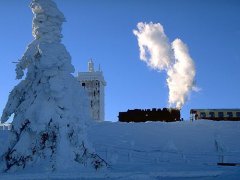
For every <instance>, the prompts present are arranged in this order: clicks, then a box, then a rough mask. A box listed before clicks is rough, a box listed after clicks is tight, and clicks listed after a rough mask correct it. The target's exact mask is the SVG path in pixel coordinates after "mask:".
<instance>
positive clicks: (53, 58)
mask: <svg viewBox="0 0 240 180" xmlns="http://www.w3.org/2000/svg"><path fill="white" fill-rule="evenodd" d="M30 7H31V9H32V12H33V14H34V18H33V26H32V29H33V31H32V34H33V36H34V38H35V40H34V41H33V42H32V43H31V44H30V45H29V46H28V48H27V50H26V52H25V53H24V55H23V57H22V58H21V60H19V63H18V64H17V67H16V74H17V79H21V78H22V77H23V75H24V69H27V74H26V78H25V80H22V81H21V82H20V83H19V84H18V85H17V86H16V87H14V89H13V90H12V92H11V93H10V96H9V99H8V102H7V105H6V107H5V109H4V111H3V114H2V117H1V122H2V123H3V122H6V121H7V120H8V118H9V117H10V116H11V114H14V119H13V123H12V125H13V128H12V130H11V134H12V137H11V142H10V143H9V145H8V149H7V150H6V152H5V153H4V154H3V155H2V156H1V158H2V160H1V168H2V169H3V170H4V171H9V170H16V169H18V168H25V167H33V168H34V167H37V169H38V171H39V170H40V169H42V170H46V169H48V170H49V169H50V170H59V169H67V168H68V167H71V168H73V167H77V168H78V167H79V166H80V165H79V164H84V165H88V167H94V168H95V169H98V168H100V167H102V166H107V163H106V162H105V161H104V160H103V159H101V158H100V157H99V156H98V155H97V154H95V153H92V150H90V149H89V148H88V147H89V145H88V144H87V142H86V135H85V126H86V121H90V120H91V118H90V116H89V104H88V100H87V98H86V94H85V92H84V90H83V88H82V87H81V86H80V85H79V83H78V82H77V81H76V79H75V78H74V77H73V76H72V75H71V73H72V72H74V68H73V66H72V65H71V57H70V55H69V53H68V52H67V50H66V48H65V46H64V45H63V44H62V43H61V38H62V34H61V29H62V28H61V26H62V23H63V22H64V21H65V18H64V15H63V14H62V13H61V12H60V11H59V10H58V8H57V6H56V4H55V3H54V2H53V1H51V0H33V1H32V3H31V4H30ZM80 167H81V166H80Z"/></svg>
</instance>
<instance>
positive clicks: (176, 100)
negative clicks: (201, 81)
mask: <svg viewBox="0 0 240 180" xmlns="http://www.w3.org/2000/svg"><path fill="white" fill-rule="evenodd" d="M172 49H173V52H174V57H175V64H174V65H173V67H172V68H170V69H168V71H167V74H168V78H167V84H168V87H169V98H168V103H169V104H170V105H173V106H175V107H176V108H179V109H180V108H181V107H182V106H183V105H184V103H185V102H186V100H187V99H188V94H189V92H190V91H191V90H193V87H194V77H195V74H196V72H195V66H194V63H193V60H192V58H191V57H190V55H189V53H188V48H187V46H186V45H185V44H184V43H183V42H182V41H181V40H180V39H175V40H174V41H173V42H172Z"/></svg>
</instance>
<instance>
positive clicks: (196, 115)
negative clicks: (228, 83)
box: [190, 109, 240, 121]
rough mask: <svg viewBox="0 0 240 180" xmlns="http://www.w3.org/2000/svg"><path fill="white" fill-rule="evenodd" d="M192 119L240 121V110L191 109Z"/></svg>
mask: <svg viewBox="0 0 240 180" xmlns="http://www.w3.org/2000/svg"><path fill="white" fill-rule="evenodd" d="M190 119H191V120H199V119H204V120H214V121H240V109H191V110H190Z"/></svg>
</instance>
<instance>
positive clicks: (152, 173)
mask: <svg viewBox="0 0 240 180" xmlns="http://www.w3.org/2000/svg"><path fill="white" fill-rule="evenodd" d="M239 137H240V122H224V121H222V122H215V121H194V122H190V121H185V122H174V123H162V122H148V123H119V122H115V123H113V122H103V123H96V124H93V125H92V126H91V127H90V128H89V130H88V138H89V140H90V142H92V146H93V147H94V148H95V149H96V152H97V153H98V154H99V155H100V156H101V157H102V158H104V159H105V160H107V162H108V163H109V164H110V168H109V169H108V170H104V171H97V172H96V173H88V172H71V170H69V172H56V173H45V174H36V173H34V174H33V173H31V172H29V174H22V173H14V174H0V179H107V178H109V179H186V178H187V179H239V178H240V166H218V165H217V163H221V162H223V163H240V141H239ZM7 138H8V131H0V143H1V144H3V143H4V141H6V140H7ZM1 147H2V146H1ZM1 147H0V152H1V151H2V150H1Z"/></svg>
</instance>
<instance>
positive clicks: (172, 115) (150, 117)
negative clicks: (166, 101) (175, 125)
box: [118, 108, 181, 122]
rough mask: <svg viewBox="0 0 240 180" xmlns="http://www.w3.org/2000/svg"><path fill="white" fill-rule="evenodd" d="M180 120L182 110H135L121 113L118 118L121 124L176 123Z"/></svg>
mask: <svg viewBox="0 0 240 180" xmlns="http://www.w3.org/2000/svg"><path fill="white" fill-rule="evenodd" d="M180 118H181V115H180V110H178V109H173V108H163V109H156V108H153V109H134V110H128V111H127V112H119V116H118V119H119V121H120V122H146V121H163V122H174V121H180V120H181V119H180Z"/></svg>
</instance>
